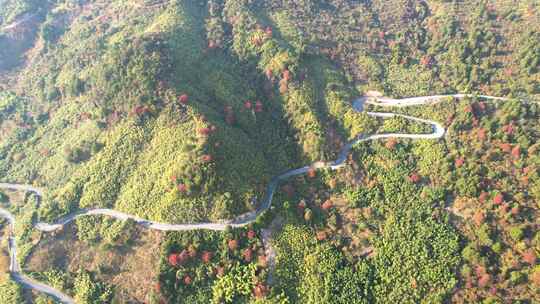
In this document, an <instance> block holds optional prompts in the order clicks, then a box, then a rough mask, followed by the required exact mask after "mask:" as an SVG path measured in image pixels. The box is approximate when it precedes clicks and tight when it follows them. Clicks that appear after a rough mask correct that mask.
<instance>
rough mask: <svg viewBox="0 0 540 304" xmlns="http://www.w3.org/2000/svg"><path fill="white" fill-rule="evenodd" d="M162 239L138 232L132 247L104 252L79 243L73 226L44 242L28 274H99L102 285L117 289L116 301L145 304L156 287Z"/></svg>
mask: <svg viewBox="0 0 540 304" xmlns="http://www.w3.org/2000/svg"><path fill="white" fill-rule="evenodd" d="M161 238H162V235H161V233H159V232H156V231H151V230H143V229H140V228H136V229H135V231H134V232H133V235H132V236H131V239H132V240H133V243H131V244H130V245H129V246H127V245H125V246H120V247H114V248H107V249H104V248H103V247H101V246H99V245H90V244H88V243H87V242H83V241H80V240H78V239H77V237H76V233H75V230H74V227H73V225H69V226H67V227H66V228H65V229H64V230H63V231H61V232H58V233H56V235H53V234H50V235H46V236H45V237H44V238H43V240H42V241H41V242H40V243H39V244H38V245H37V246H36V247H35V248H34V250H33V252H32V254H31V255H30V256H29V257H28V260H27V263H26V265H25V271H36V272H43V271H47V270H51V269H61V270H62V271H67V272H68V273H75V272H77V271H78V270H79V269H85V270H89V271H92V272H95V273H97V274H98V275H97V277H96V278H97V279H98V280H99V281H103V282H106V283H108V284H110V285H112V286H114V287H115V297H116V298H117V299H118V300H119V301H120V302H121V303H126V302H129V303H143V302H146V301H148V299H147V295H148V294H149V293H150V289H152V287H153V286H154V285H155V284H154V282H155V279H156V271H157V264H158V262H159V254H160V244H161Z"/></svg>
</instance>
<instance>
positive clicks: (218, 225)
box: [0, 94, 509, 303]
mask: <svg viewBox="0 0 540 304" xmlns="http://www.w3.org/2000/svg"><path fill="white" fill-rule="evenodd" d="M465 97H477V98H482V99H489V100H503V101H504V100H509V99H507V98H504V97H495V96H486V95H469V94H454V95H433V96H422V97H411V98H403V99H392V98H387V97H373V96H364V97H359V98H357V99H355V100H354V101H353V104H352V106H353V108H354V109H355V110H356V111H358V112H363V109H364V105H365V104H369V105H374V106H380V107H408V106H419V105H429V104H434V103H438V102H441V101H445V100H451V99H461V98H465ZM365 113H366V114H367V115H369V116H372V117H378V118H383V119H385V118H393V117H402V118H405V119H407V120H411V121H416V122H420V123H425V124H429V125H431V127H432V133H427V134H407V133H383V134H374V135H363V134H360V135H358V136H357V137H356V138H355V139H354V140H353V141H351V142H349V143H348V144H347V145H345V146H344V147H343V148H342V149H341V151H340V153H339V154H338V157H337V159H336V160H335V161H333V162H316V163H314V164H311V165H309V166H305V167H302V168H297V169H293V170H289V171H287V172H285V173H283V174H280V175H278V176H276V177H274V178H272V180H271V181H270V183H269V184H268V186H267V187H266V194H265V197H264V199H263V200H262V202H261V203H260V205H259V206H258V208H257V210H255V211H251V212H248V213H245V214H242V215H240V216H238V217H236V218H234V219H232V220H227V221H225V220H224V221H220V222H213V223H212V222H208V223H192V224H170V223H160V222H154V221H150V220H146V219H142V218H139V217H137V216H134V215H131V214H126V213H123V212H120V211H117V210H112V209H102V208H99V209H83V210H79V211H76V212H73V213H70V214H68V215H66V216H63V217H61V218H59V219H57V220H56V221H55V222H54V223H44V222H38V223H36V224H35V225H34V228H36V229H37V230H40V231H42V232H51V231H54V230H57V229H60V228H62V227H64V225H66V224H68V223H70V222H72V221H74V220H75V219H77V218H79V217H83V216H91V215H106V216H110V217H113V218H116V219H119V220H128V219H129V220H133V221H134V222H135V223H136V224H138V225H141V226H143V227H145V228H148V229H155V230H161V231H187V230H199V229H206V230H217V231H223V230H225V229H227V228H228V227H232V228H238V227H243V226H246V225H249V224H251V223H252V222H254V221H255V220H256V219H257V217H258V216H259V215H260V214H261V213H263V212H264V211H266V210H267V209H268V208H270V206H271V205H272V198H273V196H274V192H275V190H276V189H277V187H278V185H279V183H280V182H281V181H284V180H286V179H288V178H290V177H292V176H296V175H301V174H306V173H307V172H308V171H309V170H312V169H324V168H326V169H331V170H337V169H339V168H342V167H343V166H345V165H346V160H347V156H348V154H349V152H350V151H351V149H352V148H353V147H354V146H355V145H356V144H359V143H361V142H365V141H371V140H377V139H383V138H410V139H439V138H442V137H443V136H444V134H445V129H444V127H443V126H442V125H441V124H440V123H438V122H435V121H432V120H428V119H421V118H417V117H413V116H409V115H403V114H396V113H391V112H365ZM0 188H3V189H10V190H19V191H26V192H33V193H35V194H36V195H37V196H39V197H41V196H42V195H43V191H42V190H41V189H39V188H36V187H33V186H30V185H22V184H12V183H0ZM0 218H5V219H6V220H7V221H8V224H9V227H10V233H9V236H8V246H9V248H8V249H9V253H10V268H9V271H10V273H11V277H12V279H13V280H14V281H16V282H18V283H20V284H21V285H23V286H24V287H26V288H30V289H34V290H36V291H39V292H43V293H46V294H48V295H50V296H52V297H54V298H56V299H57V300H58V301H60V302H62V303H75V301H74V300H73V299H72V298H71V297H69V296H68V295H66V294H64V293H62V292H61V291H58V290H56V289H55V288H53V287H51V286H48V285H46V284H43V283H39V282H37V281H35V280H33V279H31V278H29V277H27V276H25V275H24V274H23V273H22V271H21V267H20V264H19V262H18V260H17V244H16V241H15V236H14V227H15V217H14V216H13V214H11V213H10V212H9V211H8V210H6V209H3V208H0Z"/></svg>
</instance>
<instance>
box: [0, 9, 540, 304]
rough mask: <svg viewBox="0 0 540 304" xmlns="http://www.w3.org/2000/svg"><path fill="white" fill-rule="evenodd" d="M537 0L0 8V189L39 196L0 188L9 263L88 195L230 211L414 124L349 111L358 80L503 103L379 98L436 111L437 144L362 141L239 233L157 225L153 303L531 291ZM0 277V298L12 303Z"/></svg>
mask: <svg viewBox="0 0 540 304" xmlns="http://www.w3.org/2000/svg"><path fill="white" fill-rule="evenodd" d="M538 9H539V5H538V4H537V3H532V2H531V1H514V2H513V3H511V4H507V3H506V2H504V1H500V2H497V3H495V2H493V1H483V0H482V1H481V0H478V1H477V0H474V1H466V2H460V3H457V2H453V1H409V0H388V1H348V0H331V1H308V0H271V1H253V0H208V1H183V0H172V1H153V0H134V1H126V0H115V1H86V0H76V1H74V0H48V1H34V0H0V180H1V181H2V182H14V183H24V184H32V185H34V186H37V187H41V188H44V189H46V190H47V191H46V192H45V196H44V197H43V199H42V200H41V201H39V202H38V200H36V199H35V197H34V196H31V195H30V196H26V197H25V199H24V201H23V202H22V203H20V204H15V203H14V202H11V201H9V199H7V197H6V196H5V195H0V204H1V206H2V207H4V208H7V209H9V210H10V211H12V212H13V213H14V214H15V216H16V217H17V227H16V231H15V232H16V235H17V242H18V244H19V253H18V256H19V259H20V261H21V262H22V263H23V264H24V262H25V260H26V258H27V257H28V256H29V255H30V254H31V252H32V248H33V247H34V245H35V244H36V243H37V242H39V240H40V238H41V234H40V233H39V232H37V231H35V230H33V229H32V225H33V224H34V223H35V222H36V221H38V220H42V221H54V220H55V219H56V218H58V217H60V216H62V215H66V214H68V213H70V212H73V211H77V210H79V209H82V208H93V207H104V208H114V209H117V210H120V211H124V212H127V213H130V214H134V215H136V216H139V217H142V218H147V219H151V220H155V221H162V222H170V223H193V222H203V221H214V222H216V221H220V220H226V219H232V218H234V217H235V216H237V215H239V214H242V213H244V212H247V211H252V210H255V209H256V208H257V207H258V204H257V203H258V202H259V201H260V199H261V198H262V197H263V196H264V194H265V193H264V191H265V190H266V186H267V184H268V183H269V181H270V180H271V178H272V177H273V176H275V175H277V174H279V173H282V172H284V171H286V170H288V169H291V168H296V167H301V166H304V165H306V164H309V163H312V162H315V161H330V160H333V159H335V157H336V152H338V151H339V150H340V148H341V147H342V146H343V144H345V143H346V142H348V141H349V140H351V139H352V138H354V137H355V136H356V135H357V134H361V133H367V134H371V133H384V132H407V133H428V132H429V131H430V127H429V126H427V125H424V124H420V123H411V122H410V121H407V120H406V119H403V118H400V117H395V118H391V119H385V120H380V119H374V118H372V117H369V116H368V115H366V114H365V113H357V112H355V111H354V110H353V109H352V108H351V100H352V99H353V98H354V97H356V96H358V95H360V94H363V93H366V91H368V90H378V91H381V92H382V93H383V94H385V95H388V96H395V97H407V96H420V95H430V94H445V93H455V92H465V93H474V94H490V95H500V96H509V97H517V98H520V99H521V100H522V101H518V100H513V101H508V102H504V103H502V102H501V103H491V102H485V101H482V100H480V99H476V98H469V99H466V100H463V101H460V102H457V101H453V100H448V101H445V102H442V103H440V104H437V105H433V106H426V107H418V108H407V109H398V110H396V112H401V113H403V114H408V115H414V116H418V117H422V118H428V119H432V120H436V121H439V122H441V123H443V124H444V125H445V127H447V134H446V136H445V138H444V139H441V140H430V141H427V140H419V141H409V140H403V139H399V140H396V139H389V140H387V141H380V142H366V143H362V144H359V145H358V146H357V147H355V148H354V151H353V153H352V155H351V156H350V157H349V158H348V160H347V163H348V166H347V167H346V168H344V169H342V170H339V171H332V172H330V171H317V172H315V171H310V172H309V173H308V174H306V176H300V177H295V178H292V179H291V180H289V181H287V182H285V183H283V184H282V185H280V188H279V191H277V193H276V195H275V197H274V201H273V206H274V207H273V208H271V209H270V210H268V211H267V212H265V214H264V215H263V216H261V217H260V218H259V219H258V220H257V222H256V223H255V224H254V225H252V226H250V227H246V228H245V229H236V230H230V231H226V232H207V231H196V232H175V233H166V234H164V235H163V243H162V244H161V250H162V258H161V260H160V261H159V269H158V272H159V275H158V276H157V277H156V278H155V285H154V286H151V287H149V288H148V290H149V292H148V294H149V297H150V298H152V301H154V302H155V303H162V302H166V303H349V302H350V303H447V302H456V303H464V302H475V303H478V302H485V303H499V302H500V303H502V302H524V303H534V302H535V301H540V299H539V298H538V288H540V270H539V269H538V266H537V263H538V255H539V254H540V236H539V234H538V228H539V227H538V221H537V217H538V210H539V209H540V178H539V176H540V172H539V171H538V170H539V169H538V167H539V165H540V159H539V156H538V155H539V153H538V151H539V149H540V146H539V144H538V141H539V140H540V130H539V129H538V122H539V121H540V119H539V115H540V109H539V107H538V105H537V104H535V103H534V102H533V101H532V100H534V99H535V98H536V99H538V97H539V95H540V66H539V65H540V43H538V40H539V38H540V32H539V30H538V18H539V13H538ZM523 100H526V101H527V102H523ZM367 110H374V111H378V110H381V111H386V110H387V109H384V110H382V109H377V108H373V107H368V109H367ZM74 225H75V226H76V227H75V229H74V231H75V233H76V235H75V236H73V237H74V238H76V239H77V240H78V241H82V242H85V243H86V244H87V245H88V246H91V247H93V248H98V249H96V250H111V249H113V248H114V249H118V248H128V247H129V246H132V245H133V244H134V242H133V240H132V239H131V237H130V236H131V233H132V231H133V223H132V222H130V221H127V222H119V221H115V220H111V219H109V218H101V217H86V218H80V219H78V220H77V221H76V222H75V224H74ZM262 229H270V231H271V233H270V234H271V237H270V239H271V240H266V241H269V242H270V243H271V244H272V248H273V249H274V250H275V252H276V254H277V260H276V261H275V262H276V264H275V268H273V267H274V266H273V265H271V264H272V263H271V261H270V257H269V256H267V251H265V249H266V250H267V249H268V244H266V245H265V244H264V243H263V237H262ZM0 250H2V249H0ZM3 256H4V255H0V258H2V257H3ZM4 260H5V259H4ZM0 262H2V261H0ZM44 269H48V270H47V271H37V272H33V271H32V270H29V274H30V275H31V276H33V277H34V278H36V279H38V280H40V281H44V282H47V283H48V284H51V285H52V286H54V287H56V288H58V289H61V290H65V291H66V293H68V294H70V295H71V296H73V297H74V298H75V299H76V301H78V302H80V303H110V302H114V301H118V299H119V297H115V296H116V295H115V293H116V289H115V288H114V287H115V286H114V283H111V282H103V281H100V278H102V277H103V276H100V273H95V272H90V271H86V270H81V269H80V268H79V269H70V270H67V269H57V267H56V265H49V267H44ZM0 270H1V269H0ZM99 271H100V270H98V272H99ZM0 275H2V274H1V273H0ZM0 278H2V280H1V281H0V302H2V303H4V302H6V303H16V302H20V301H22V300H21V299H20V297H21V290H20V288H19V287H18V286H17V285H15V284H13V283H12V282H11V281H9V280H8V279H7V276H6V278H5V279H4V278H3V277H0ZM2 297H4V298H2ZM48 300H49V299H47V298H45V297H40V298H37V299H35V302H36V303H46V302H47V301H48ZM144 301H148V299H144Z"/></svg>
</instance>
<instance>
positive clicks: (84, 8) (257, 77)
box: [0, 1, 357, 222]
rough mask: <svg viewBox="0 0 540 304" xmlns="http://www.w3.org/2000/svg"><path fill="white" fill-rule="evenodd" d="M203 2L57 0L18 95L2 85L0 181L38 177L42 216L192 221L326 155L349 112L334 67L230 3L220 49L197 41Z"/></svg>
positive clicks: (203, 37)
mask: <svg viewBox="0 0 540 304" xmlns="http://www.w3.org/2000/svg"><path fill="white" fill-rule="evenodd" d="M211 5H212V4H210V5H209V6H208V7H207V6H206V5H199V4H193V3H186V2H183V1H173V2H170V3H154V4H145V3H144V2H143V1H141V2H134V3H130V4H125V3H123V4H121V3H116V2H113V3H99V2H95V3H94V2H92V3H90V2H89V3H84V4H82V5H73V4H72V5H66V4H60V3H57V4H56V6H55V7H54V8H53V9H52V10H51V11H50V12H49V15H48V17H47V18H48V20H54V22H52V23H49V25H48V26H50V27H51V28H52V32H54V33H55V35H40V36H39V38H38V41H37V42H36V44H35V48H34V49H33V50H32V51H31V52H30V56H29V60H30V62H29V63H28V64H27V65H26V67H25V68H24V70H23V71H21V73H19V77H18V78H19V79H18V81H17V85H16V87H15V91H16V92H18V93H19V95H20V96H22V95H25V96H26V97H18V96H16V94H14V93H10V92H4V93H2V101H3V103H4V104H5V107H6V109H7V108H9V111H5V113H6V114H5V115H7V116H6V117H5V118H4V119H3V123H4V124H6V126H13V128H8V127H6V128H5V136H4V137H3V141H2V155H3V157H2V160H1V161H0V171H1V172H2V176H3V179H4V180H6V181H12V182H13V181H16V182H25V183H35V184H37V185H40V186H44V187H46V188H47V194H46V195H47V196H46V199H45V201H44V202H43V204H42V205H41V215H42V216H43V217H44V218H47V219H54V218H56V217H58V216H60V215H63V214H66V213H68V212H69V211H73V210H76V209H77V208H88V207H97V206H100V207H111V208H116V209H119V210H122V211H125V212H129V213H133V214H136V215H138V216H140V217H144V218H149V219H153V220H159V221H167V222H197V221H202V220H207V219H212V220H218V219H227V218H231V217H233V216H234V215H236V214H239V213H241V212H245V211H247V210H250V209H253V208H254V207H256V204H255V203H254V202H256V200H257V197H259V198H260V197H262V195H263V194H264V193H263V191H264V186H265V185H266V184H267V183H268V181H269V179H270V177H271V176H273V175H275V174H277V173H279V172H281V171H284V170H285V169H286V168H289V167H291V166H292V165H293V164H299V163H301V162H302V163H303V162H305V161H306V160H310V161H315V160H321V159H324V158H326V157H328V156H329V155H330V154H331V153H332V150H333V149H335V147H334V146H333V145H330V144H327V143H326V141H327V138H326V136H327V135H326V134H327V132H326V131H327V130H329V129H333V130H334V129H335V130H337V133H336V134H337V135H336V136H335V137H339V136H344V137H349V136H350V133H349V132H348V131H347V130H350V128H351V127H352V125H354V123H353V122H352V121H350V123H349V124H348V125H347V126H343V125H340V124H341V123H340V124H337V119H336V118H338V117H341V116H343V114H345V113H346V112H347V111H349V112H348V113H349V114H348V115H349V116H351V118H352V116H354V114H353V113H352V111H351V110H346V109H347V106H346V103H347V102H348V101H349V100H350V99H351V96H352V95H351V93H350V92H348V91H347V89H346V85H345V84H346V80H345V78H344V77H343V76H342V74H340V72H339V71H338V70H337V69H335V68H334V67H333V66H332V65H331V64H330V63H328V62H326V61H325V60H324V59H318V58H310V57H304V56H303V55H302V50H301V49H298V48H295V47H293V46H290V45H287V43H285V41H284V40H281V39H280V38H279V36H278V35H275V36H276V37H274V36H273V34H272V27H271V26H272V25H271V24H268V25H267V26H265V27H263V26H262V25H261V24H260V23H259V22H260V21H259V20H258V19H257V17H256V16H255V15H254V14H253V13H252V12H251V10H250V7H249V6H248V5H247V4H244V3H243V2H242V1H238V2H234V1H230V2H227V4H226V7H223V8H222V10H219V11H218V12H219V13H221V12H222V13H223V18H224V19H225V20H229V22H230V24H226V23H221V24H219V25H220V26H221V31H220V32H219V33H221V35H225V36H224V37H225V39H230V40H229V41H230V43H231V48H232V49H231V52H229V51H228V50H227V48H226V47H227V46H226V45H223V46H217V45H216V44H215V43H214V42H212V41H210V43H209V42H208V40H209V38H208V37H213V36H215V35H217V34H216V33H215V32H216V30H215V29H210V31H209V32H207V31H206V27H208V24H209V23H211V20H214V19H215V18H217V17H213V16H212V13H216V10H215V9H211ZM213 18H214V19H213ZM220 18H221V16H220ZM227 18H228V19H227ZM205 20H206V21H207V22H206V25H205V22H204V21H205ZM216 24H217V23H216ZM263 29H264V30H263ZM224 43H225V42H224ZM321 60H322V61H321ZM312 67H313V68H312ZM313 69H317V70H313ZM312 70H313V71H312ZM300 74H302V75H304V76H299V75H300ZM307 74H310V75H312V74H314V75H315V76H313V77H307V76H305V75H307ZM278 82H279V84H278ZM278 87H279V92H278ZM8 113H9V114H8ZM329 118H333V119H334V121H335V123H333V122H332V120H330V122H329ZM340 121H341V120H340ZM355 131H357V130H355ZM338 135H339V136H338ZM294 138H295V139H296V140H293V139H294ZM334 140H336V139H335V138H334ZM330 147H332V148H330Z"/></svg>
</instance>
